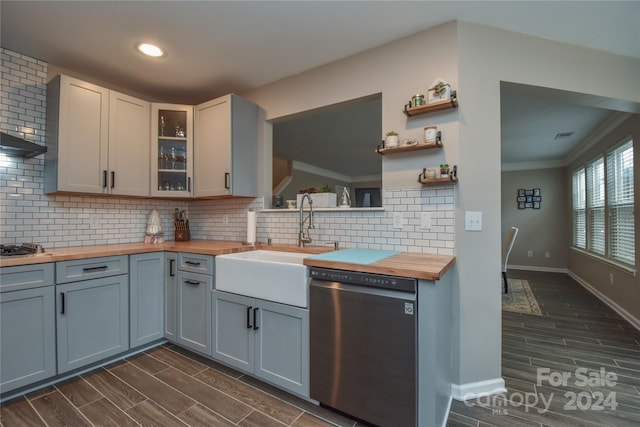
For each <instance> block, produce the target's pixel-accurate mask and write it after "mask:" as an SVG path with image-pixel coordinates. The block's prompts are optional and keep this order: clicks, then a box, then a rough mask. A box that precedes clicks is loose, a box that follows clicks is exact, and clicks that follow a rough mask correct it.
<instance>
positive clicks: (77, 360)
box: [56, 274, 129, 374]
mask: <svg viewBox="0 0 640 427" xmlns="http://www.w3.org/2000/svg"><path fill="white" fill-rule="evenodd" d="M56 309H57V314H56V321H57V331H58V374H61V373H64V372H68V371H71V370H73V369H77V368H81V367H83V366H85V365H88V364H90V363H94V362H99V361H100V360H102V359H105V358H107V357H110V356H114V355H116V354H118V353H122V352H124V351H127V350H128V349H129V276H128V275H126V274H124V275H118V276H111V277H104V278H100V279H91V280H83V281H79V282H73V283H66V284H62V285H56Z"/></svg>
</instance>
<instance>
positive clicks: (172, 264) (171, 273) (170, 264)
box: [169, 259, 176, 277]
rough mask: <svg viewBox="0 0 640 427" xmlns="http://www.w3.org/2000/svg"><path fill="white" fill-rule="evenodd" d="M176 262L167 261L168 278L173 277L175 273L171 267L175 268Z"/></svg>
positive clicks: (172, 260) (173, 260)
mask: <svg viewBox="0 0 640 427" xmlns="http://www.w3.org/2000/svg"><path fill="white" fill-rule="evenodd" d="M175 263H176V260H175V259H170V260H169V276H171V277H175V275H176V272H175V270H174V269H173V267H174V266H175Z"/></svg>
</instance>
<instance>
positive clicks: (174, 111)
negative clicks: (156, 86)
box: [151, 104, 193, 197]
mask: <svg viewBox="0 0 640 427" xmlns="http://www.w3.org/2000/svg"><path fill="white" fill-rule="evenodd" d="M151 141H152V142H151V144H152V149H151V195H152V196H159V197H191V196H192V182H191V177H192V176H193V172H192V171H193V106H191V105H176V104H152V106H151Z"/></svg>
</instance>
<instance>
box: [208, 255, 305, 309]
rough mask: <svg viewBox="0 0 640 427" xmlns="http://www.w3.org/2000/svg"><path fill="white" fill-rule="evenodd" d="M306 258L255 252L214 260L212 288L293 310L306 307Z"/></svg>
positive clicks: (219, 257) (303, 256)
mask: <svg viewBox="0 0 640 427" xmlns="http://www.w3.org/2000/svg"><path fill="white" fill-rule="evenodd" d="M307 256H309V254H304V253H297V252H285V251H268V250H256V251H250V252H239V253H235V254H228V255H219V256H216V258H215V261H216V269H215V288H216V289H217V290H219V291H225V292H230V293H234V294H239V295H245V296H248V297H253V298H259V299H263V300H267V301H273V302H278V303H282V304H289V305H294V306H296V307H307V305H308V289H309V286H308V285H309V284H308V278H309V274H308V272H307V267H306V266H305V265H303V263H302V262H303V260H304V259H305V258H306V257H307Z"/></svg>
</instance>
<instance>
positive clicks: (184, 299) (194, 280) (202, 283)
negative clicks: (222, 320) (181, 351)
mask: <svg viewBox="0 0 640 427" xmlns="http://www.w3.org/2000/svg"><path fill="white" fill-rule="evenodd" d="M212 287H213V277H212V276H210V275H208V274H199V273H191V272H187V271H180V270H179V271H178V289H177V291H178V316H177V317H178V319H177V321H178V325H177V326H178V328H177V342H178V343H179V344H181V345H183V346H185V347H188V348H190V349H192V350H195V351H198V352H200V353H204V354H206V355H210V354H211V295H210V294H211V289H212Z"/></svg>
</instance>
